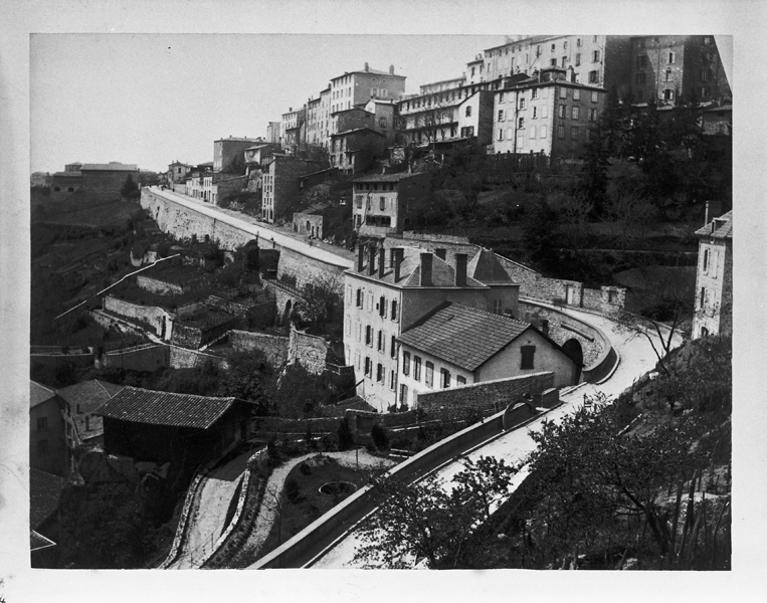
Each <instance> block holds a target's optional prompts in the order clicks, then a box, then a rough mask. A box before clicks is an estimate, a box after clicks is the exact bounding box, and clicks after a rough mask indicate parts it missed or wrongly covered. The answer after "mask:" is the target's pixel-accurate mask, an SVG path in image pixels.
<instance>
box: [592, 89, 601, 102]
mask: <svg viewBox="0 0 767 603" xmlns="http://www.w3.org/2000/svg"><path fill="white" fill-rule="evenodd" d="M597 101H599V93H598V92H597V91H596V90H593V91H592V92H591V102H592V103H596V102H597Z"/></svg>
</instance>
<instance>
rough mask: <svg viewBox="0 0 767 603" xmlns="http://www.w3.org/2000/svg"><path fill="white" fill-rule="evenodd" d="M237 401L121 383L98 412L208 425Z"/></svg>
mask: <svg viewBox="0 0 767 603" xmlns="http://www.w3.org/2000/svg"><path fill="white" fill-rule="evenodd" d="M236 401H237V399H236V398H214V397H211V396H194V395H192V394H176V393H171V392H160V391H153V390H148V389H141V388H138V387H124V388H123V389H122V390H121V391H120V392H119V393H118V394H116V395H115V396H114V397H113V398H112V399H111V400H110V401H109V402H107V403H106V404H104V406H102V407H101V409H99V411H98V414H100V415H101V416H102V417H105V418H109V419H118V420H120V421H128V422H130V423H144V424H148V425H165V426H169V427H190V428H193V429H208V428H209V427H211V426H212V425H213V424H214V423H216V421H218V420H219V419H220V418H221V417H222V416H223V415H224V414H225V413H226V412H227V411H228V410H229V409H230V408H231V407H232V405H233V404H234V403H235V402H236Z"/></svg>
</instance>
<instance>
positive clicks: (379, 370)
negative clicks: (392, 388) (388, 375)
mask: <svg viewBox="0 0 767 603" xmlns="http://www.w3.org/2000/svg"><path fill="white" fill-rule="evenodd" d="M383 380H384V369H383V365H382V364H381V363H380V362H379V363H378V364H377V365H376V382H378V383H383Z"/></svg>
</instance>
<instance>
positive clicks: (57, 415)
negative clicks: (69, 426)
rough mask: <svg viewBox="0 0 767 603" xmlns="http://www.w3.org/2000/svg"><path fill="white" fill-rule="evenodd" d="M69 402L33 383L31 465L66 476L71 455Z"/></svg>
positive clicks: (30, 395) (30, 428)
mask: <svg viewBox="0 0 767 603" xmlns="http://www.w3.org/2000/svg"><path fill="white" fill-rule="evenodd" d="M65 407H66V404H65V402H64V401H63V400H62V399H61V397H60V396H58V395H57V394H56V392H55V391H53V390H52V389H50V388H47V387H45V386H44V385H42V384H40V383H37V382H36V381H30V382H29V465H30V467H34V468H35V469H40V470H41V471H47V472H48V473H53V474H55V475H62V476H66V475H67V474H68V471H69V465H70V456H69V449H68V447H67V440H66V435H67V434H66V425H65V421H64V414H65Z"/></svg>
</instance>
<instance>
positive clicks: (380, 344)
mask: <svg viewBox="0 0 767 603" xmlns="http://www.w3.org/2000/svg"><path fill="white" fill-rule="evenodd" d="M377 348H378V351H379V352H383V351H385V350H384V337H383V331H380V330H379V331H378V345H377Z"/></svg>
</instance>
